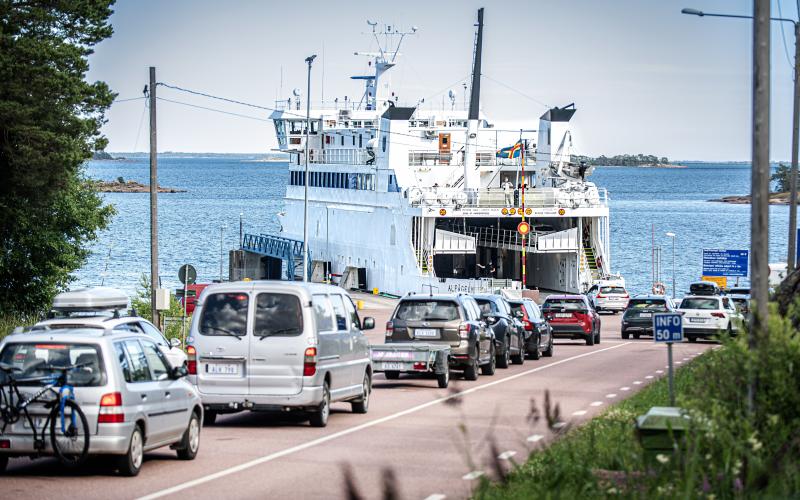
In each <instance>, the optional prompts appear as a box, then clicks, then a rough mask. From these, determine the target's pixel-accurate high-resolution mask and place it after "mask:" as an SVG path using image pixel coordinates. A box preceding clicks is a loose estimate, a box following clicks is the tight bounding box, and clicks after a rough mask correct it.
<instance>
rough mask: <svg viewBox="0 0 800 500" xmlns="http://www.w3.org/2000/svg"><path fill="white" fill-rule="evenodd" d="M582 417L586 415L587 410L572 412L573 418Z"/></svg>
mask: <svg viewBox="0 0 800 500" xmlns="http://www.w3.org/2000/svg"><path fill="white" fill-rule="evenodd" d="M581 415H586V410H577V411H573V412H572V416H573V417H580V416H581Z"/></svg>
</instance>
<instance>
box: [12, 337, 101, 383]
mask: <svg viewBox="0 0 800 500" xmlns="http://www.w3.org/2000/svg"><path fill="white" fill-rule="evenodd" d="M0 363H2V364H4V365H6V366H11V367H13V371H12V373H11V376H12V377H14V378H15V379H16V380H17V383H18V384H19V385H44V384H45V383H47V382H48V381H49V379H51V378H52V377H56V376H58V375H59V374H60V372H59V371H58V369H59V368H64V367H68V366H74V367H75V368H73V369H71V370H70V371H69V372H68V373H67V383H68V384H70V385H73V386H76V387H90V386H100V385H103V384H105V383H106V382H105V370H104V369H103V358H102V356H101V354H100V350H99V349H98V347H97V346H95V345H90V344H73V343H66V342H19V343H17V342H13V343H9V344H7V345H6V346H5V348H3V352H2V353H0Z"/></svg>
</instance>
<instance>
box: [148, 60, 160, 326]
mask: <svg viewBox="0 0 800 500" xmlns="http://www.w3.org/2000/svg"><path fill="white" fill-rule="evenodd" d="M149 89H150V313H151V317H152V318H153V324H155V325H156V326H157V327H159V328H161V321H160V318H159V317H158V316H159V314H158V309H156V290H157V289H158V288H159V279H158V149H157V147H156V138H157V134H156V68H155V67H153V66H150V87H149Z"/></svg>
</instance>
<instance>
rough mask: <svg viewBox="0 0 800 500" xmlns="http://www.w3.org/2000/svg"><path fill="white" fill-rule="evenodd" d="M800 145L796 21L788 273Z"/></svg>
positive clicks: (798, 29) (798, 31) (799, 32)
mask: <svg viewBox="0 0 800 500" xmlns="http://www.w3.org/2000/svg"><path fill="white" fill-rule="evenodd" d="M799 147H800V22H796V23H794V114H793V116H792V171H791V173H790V174H789V256H788V257H789V258H788V259H787V260H786V264H787V269H786V272H787V274H788V273H790V272H792V270H793V269H795V267H797V262H795V257H796V255H797V154H798V148H799Z"/></svg>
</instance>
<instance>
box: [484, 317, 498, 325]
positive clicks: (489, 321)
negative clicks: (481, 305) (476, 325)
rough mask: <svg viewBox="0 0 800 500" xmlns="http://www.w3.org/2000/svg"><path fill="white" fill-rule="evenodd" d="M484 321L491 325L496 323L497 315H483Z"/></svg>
mask: <svg viewBox="0 0 800 500" xmlns="http://www.w3.org/2000/svg"><path fill="white" fill-rule="evenodd" d="M483 320H484V321H486V324H487V325H493V324H495V323H497V316H484V318H483Z"/></svg>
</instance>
